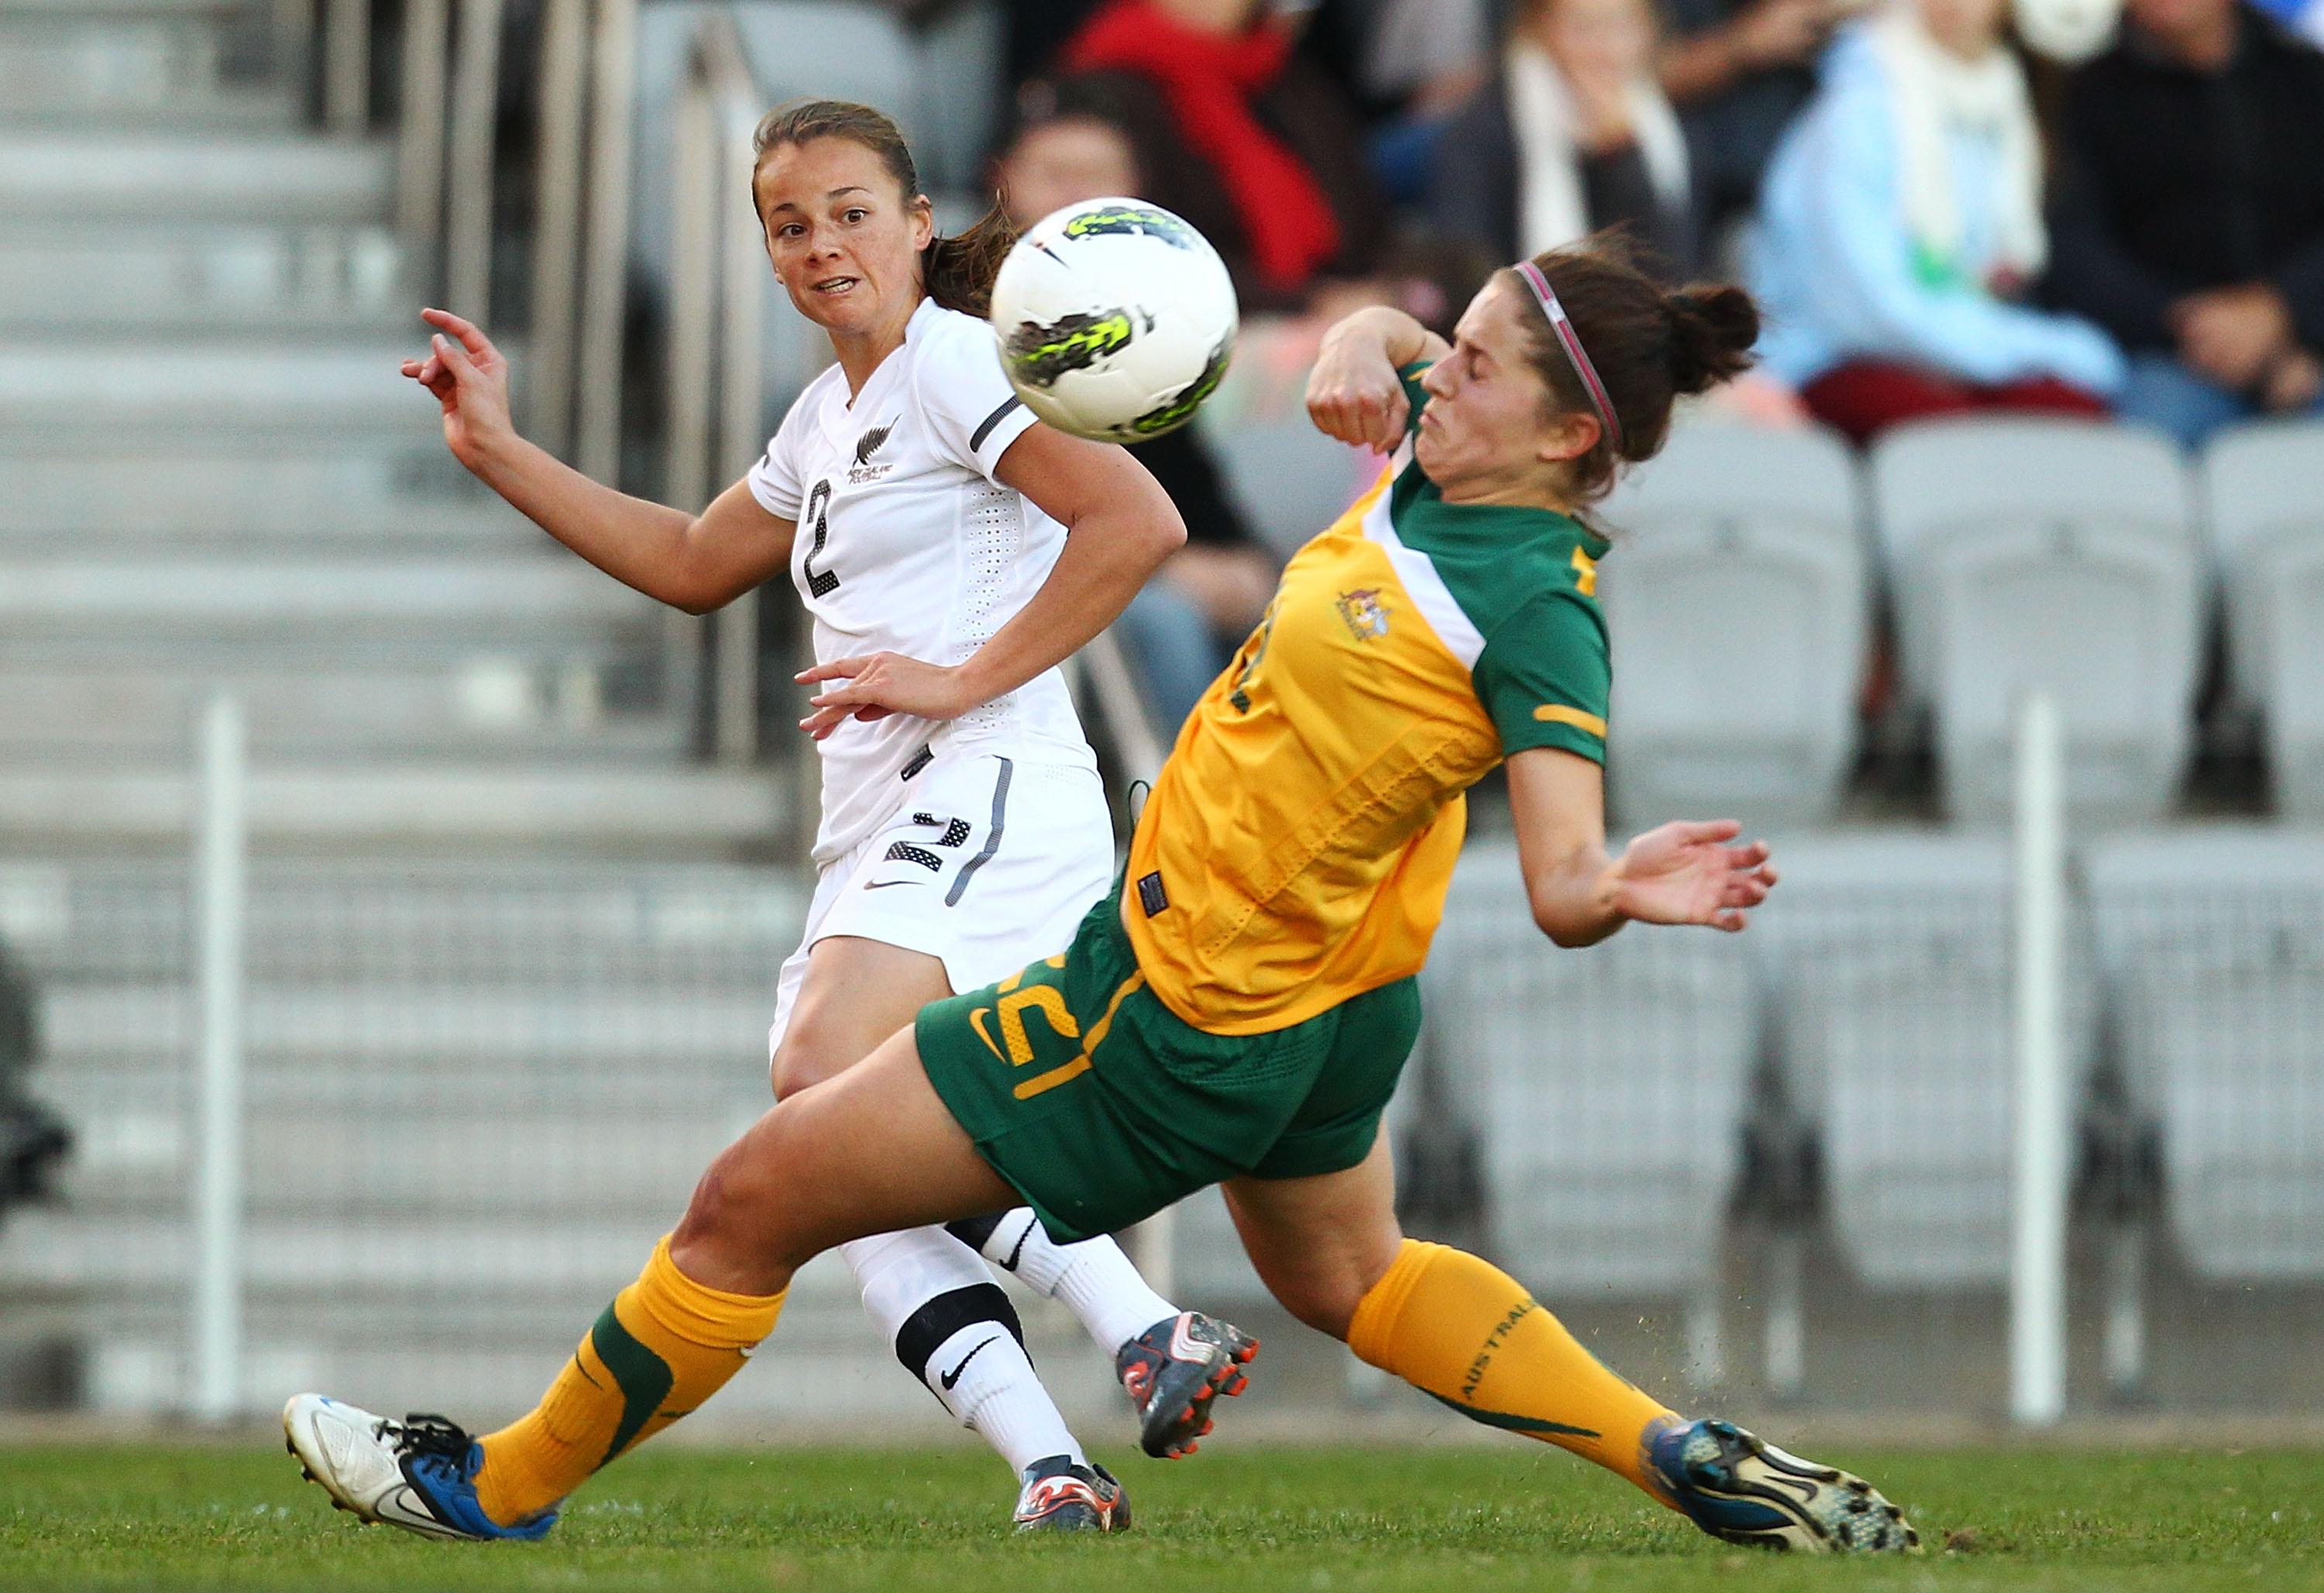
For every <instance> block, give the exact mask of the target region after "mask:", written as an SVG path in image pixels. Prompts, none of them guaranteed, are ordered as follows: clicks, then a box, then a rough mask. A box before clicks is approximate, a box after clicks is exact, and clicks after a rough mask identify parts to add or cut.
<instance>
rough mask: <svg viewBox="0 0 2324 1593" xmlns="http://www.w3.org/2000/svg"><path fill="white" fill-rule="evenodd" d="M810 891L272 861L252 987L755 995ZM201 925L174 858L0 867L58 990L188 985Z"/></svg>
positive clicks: (251, 940) (664, 866) (483, 862)
mask: <svg viewBox="0 0 2324 1593" xmlns="http://www.w3.org/2000/svg"><path fill="white" fill-rule="evenodd" d="M811 883H812V882H811V881H810V880H809V879H808V878H807V876H806V875H805V873H804V872H803V871H801V870H795V869H788V868H782V867H777V866H768V865H762V864H731V863H725V864H705V863H690V864H678V863H669V862H658V861H646V862H620V861H613V862H608V861H606V860H604V859H601V858H593V857H557V858H554V859H550V860H547V861H534V860H526V859H509V858H490V857H477V858H462V859H459V860H457V862H455V861H447V860H446V859H444V858H442V857H434V856H430V855H428V854H425V853H420V854H415V855H391V856H389V857H385V858H383V859H379V860H365V861H364V862H362V863H336V862H335V863H315V862H309V861H286V860H281V859H274V858H264V857H262V858H260V859H258V860H257V861H256V862H255V863H254V866H253V868H252V873H251V896H250V908H249V912H248V916H247V923H246V925H245V929H244V945H245V948H246V949H245V959H246V965H247V967H248V968H249V977H251V978H252V979H253V980H254V981H255V982H257V983H260V984H263V985H265V986H268V987H270V988H281V989H292V988H296V987H298V986H302V985H328V986H357V985H364V984H403V985H410V984H412V983H414V982H422V983H424V982H425V981H426V980H427V979H428V978H429V977H431V970H433V975H434V976H440V977H444V978H447V979H449V978H453V977H457V979H459V980H462V981H466V983H467V984H468V985H469V986H472V987H474V986H486V985H494V984H497V985H500V986H504V987H509V988H514V989H517V990H520V991H524V992H533V993H537V992H538V991H539V990H540V989H542V988H544V987H546V986H551V985H557V986H573V985H576V984H578V985H580V986H584V987H585V988H586V989H587V990H590V991H593V992H603V991H604V990H609V989H614V988H622V989H638V990H651V989H671V988H675V989H680V990H687V991H715V990H719V989H726V988H733V987H742V988H747V989H749V990H752V991H756V990H759V989H760V988H761V985H762V984H763V982H764V980H765V979H766V977H767V970H768V969H769V968H773V967H774V966H776V965H777V964H779V962H781V960H782V959H784V958H785V957H787V956H788V955H789V954H790V950H791V948H792V946H793V944H794V943H795V942H796V941H797V940H798V930H799V924H800V922H801V921H802V919H803V918H804V916H805V913H806V911H807V890H808V888H809V886H810V885H811ZM193 913H194V903H193V888H192V884H191V881H190V880H189V877H188V875H187V873H186V870H185V868H184V867H183V866H182V865H181V864H179V863H176V862H152V861H149V862H143V863H124V862H121V861H117V860H115V861H108V862H104V863H71V862H63V861H60V860H58V859H57V858H55V857H29V856H23V855H18V856H14V857H5V858H0V937H5V939H6V940H7V943H8V946H9V950H10V955H11V956H13V957H16V958H19V959H23V962H24V963H25V965H26V966H28V967H30V968H32V970H33V973H34V974H35V976H36V977H38V978H39V980H40V981H41V983H42V986H43V987H46V988H54V989H58V990H63V989H66V988H68V987H73V988H79V987H88V986H106V987H113V986H127V985H133V984H137V983H145V984H151V985H158V986H171V987H175V988H178V989H180V991H185V990H189V989H190V985H189V979H190V977H191V976H190V974H189V968H190V966H191V963H190V950H189V948H190V945H191V942H190V940H189V936H190V934H191V932H192V931H191V925H192V922H193ZM634 1079H635V1082H636V1088H639V1089H640V1090H641V1091H645V1092H647V1093H649V1094H650V1093H651V1092H652V1091H654V1090H655V1089H657V1088H659V1085H658V1084H657V1083H656V1081H655V1080H654V1079H653V1078H652V1077H651V1076H650V1074H638V1075H634ZM443 1087H445V1086H444V1085H442V1084H440V1083H439V1082H438V1081H435V1080H432V1079H431V1080H427V1081H423V1082H421V1083H420V1084H419V1085H417V1086H415V1088H423V1089H435V1088H443ZM606 1087H607V1088H613V1087H614V1081H612V1080H608V1081H606Z"/></svg>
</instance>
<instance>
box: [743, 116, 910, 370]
mask: <svg viewBox="0 0 2324 1593" xmlns="http://www.w3.org/2000/svg"><path fill="white" fill-rule="evenodd" d="M752 190H753V191H754V192H755V193H756V195H757V198H758V201H759V219H760V220H761V222H762V223H763V224H764V225H765V227H766V231H767V256H768V258H769V259H770V260H771V261H773V262H774V267H775V278H776V280H777V281H778V282H781V283H782V284H783V288H784V290H785V291H786V292H788V293H789V294H790V296H791V302H792V303H793V304H796V305H798V310H799V313H800V314H801V315H804V316H806V317H807V319H808V320H811V321H814V322H816V324H817V325H819V326H821V327H824V328H825V329H827V330H830V331H832V332H835V333H838V334H842V335H845V334H848V333H870V332H874V331H877V330H879V329H881V328H883V327H887V326H890V325H892V324H895V323H898V322H899V321H900V320H903V319H904V318H907V317H908V316H909V315H910V314H911V312H912V309H913V307H914V306H916V305H917V304H918V302H919V296H920V275H919V254H920V250H921V249H923V248H924V247H926V246H927V242H928V239H929V237H930V236H931V235H932V233H933V231H934V228H935V223H934V221H933V220H932V219H931V218H930V217H929V214H928V203H927V199H923V198H920V197H919V196H918V195H906V194H904V193H901V192H899V190H898V188H897V184H896V180H895V179H894V178H892V177H890V176H889V175H888V169H887V167H886V166H885V165H883V164H881V160H880V157H879V156H878V155H876V154H874V153H871V151H870V150H868V149H866V148H865V147H864V146H863V145H862V144H857V143H856V142H854V141H853V139H847V138H816V139H812V140H809V141H808V142H807V143H806V144H779V145H777V146H776V147H775V148H774V149H771V150H770V151H768V152H767V156H766V158H765V159H764V160H762V161H761V162H759V171H758V174H757V177H756V179H755V180H754V181H753V182H752Z"/></svg>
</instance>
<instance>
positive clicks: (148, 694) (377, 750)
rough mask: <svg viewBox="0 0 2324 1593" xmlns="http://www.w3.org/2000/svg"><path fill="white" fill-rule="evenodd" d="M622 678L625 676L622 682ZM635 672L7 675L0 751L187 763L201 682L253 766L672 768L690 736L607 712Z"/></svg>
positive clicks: (454, 662)
mask: <svg viewBox="0 0 2324 1593" xmlns="http://www.w3.org/2000/svg"><path fill="white" fill-rule="evenodd" d="M625 671H626V673H625ZM641 673H643V666H641V665H640V664H638V663H636V662H632V661H623V660H621V659H618V658H616V659H612V660H607V661H599V660H594V659H590V658H586V657H568V658H565V659H557V660H549V661H539V660H533V659H528V658H526V657H524V656H523V655H522V654H521V653H472V654H469V655H467V656H465V657H447V658H445V659H444V660H442V661H441V662H436V663H434V664H432V665H430V664H428V663H410V662H404V663H400V664H399V663H397V662H393V661H390V662H386V663H367V662H349V661H346V660H340V661H336V663H335V661H331V660H324V661H322V662H320V663H319V664H318V665H316V666H313V667H305V668H300V669H298V670H295V671H294V670H283V669H275V670H268V669H264V668H262V667H259V666H255V665H252V664H249V663H244V664H243V665H242V667H241V668H240V669H239V670H238V671H205V673H204V675H203V676H202V677H201V678H199V679H194V678H189V677H188V676H186V675H184V674H180V673H179V672H176V671H164V670H158V669H153V668H151V667H132V668H125V669H114V670H105V669H100V668H84V669H79V670H74V669H69V668H57V667H54V666H47V667H43V666H41V665H34V666H32V667H29V668H16V667H11V668H10V669H9V670H8V671H7V672H6V675H5V679H0V755H5V756H6V757H7V758H9V759H10V760H12V761H14V762H18V763H23V762H27V761H48V760H52V759H53V760H62V761H68V762H70V761H86V760H88V759H89V758H91V757H94V758H97V759H99V760H103V761H107V762H115V763H117V762H120V761H122V760H123V759H124V758H131V757H143V759H145V760H147V761H150V760H152V759H154V758H168V757H178V758H184V757H187V756H189V755H190V748H191V746H192V735H193V726H194V723H195V720H196V718H197V716H198V714H199V712H200V709H201V705H202V702H203V700H204V699H205V698H206V697H207V696H208V692H209V690H211V689H212V688H213V687H215V686H225V687H227V688H230V689H231V690H234V691H235V693H236V694H237V695H238V696H239V697H240V698H241V699H242V701H243V705H244V712H245V714H246V715H247V717H248V724H249V731H250V744H251V746H252V748H253V750H254V752H255V754H256V755H258V756H261V757H272V756H308V757H312V756H315V755H319V754H323V753H337V754H342V755H363V756H371V757H380V756H403V757H427V758H457V757H462V756H484V757H508V756H512V755H523V756H533V757H578V756H588V757H596V758H603V757H614V758H620V759H623V760H631V761H636V762H641V763H643V762H649V761H654V760H661V761H668V762H678V761H679V760H681V759H683V758H684V757H685V756H686V755H687V751H688V749H689V748H690V746H691V745H692V740H693V736H692V726H691V724H690V723H689V722H687V719H685V718H681V717H680V716H678V715H674V714H670V713H667V712H661V711H650V710H649V711H640V710H637V709H608V708H607V707H606V699H607V697H608V696H615V695H619V694H620V692H619V690H609V681H610V682H612V683H613V685H614V686H616V687H618V686H620V685H622V684H626V682H627V681H628V679H629V678H631V677H635V676H638V675H640V674H641Z"/></svg>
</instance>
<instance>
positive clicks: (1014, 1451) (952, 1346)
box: [839, 1227, 1087, 1477]
mask: <svg viewBox="0 0 2324 1593" xmlns="http://www.w3.org/2000/svg"><path fill="white" fill-rule="evenodd" d="M839 1249H840V1254H841V1255H844V1256H845V1257H846V1258H847V1264H848V1265H849V1267H851V1268H852V1269H853V1271H854V1273H855V1281H856V1283H858V1284H859V1285H860V1286H861V1287H862V1290H863V1309H864V1310H865V1311H868V1312H870V1313H871V1320H873V1321H875V1322H877V1323H879V1324H880V1330H881V1332H882V1333H884V1334H886V1335H887V1337H888V1342H889V1343H890V1344H891V1345H893V1346H894V1347H895V1350H896V1358H897V1359H898V1360H899V1361H901V1362H903V1363H904V1369H905V1370H906V1371H908V1372H910V1373H911V1374H912V1375H914V1376H916V1377H918V1379H919V1380H920V1381H921V1382H922V1383H923V1384H925V1385H927V1390H928V1392H929V1393H930V1394H935V1395H936V1398H937V1399H938V1400H939V1401H941V1402H943V1404H944V1408H945V1410H947V1411H949V1412H952V1414H953V1416H954V1418H955V1419H956V1420H957V1421H958V1422H960V1424H961V1425H962V1426H964V1427H966V1428H969V1429H971V1430H973V1431H974V1432H975V1433H976V1434H977V1436H979V1437H980V1438H982V1439H983V1440H984V1441H985V1442H986V1443H989V1444H991V1446H992V1447H993V1448H994V1449H998V1450H999V1451H1000V1452H1001V1459H1004V1460H1006V1461H1008V1462H1009V1468H1010V1470H1012V1471H1014V1472H1016V1473H1017V1474H1018V1475H1019V1476H1020V1477H1021V1476H1023V1475H1024V1471H1025V1468H1027V1467H1028V1466H1030V1465H1032V1464H1033V1462H1034V1461H1036V1460H1046V1459H1048V1458H1049V1457H1050V1456H1052V1455H1068V1456H1071V1457H1072V1458H1073V1461H1074V1465H1076V1466H1080V1465H1084V1464H1086V1463H1087V1457H1086V1456H1084V1454H1083V1453H1082V1447H1081V1445H1079V1444H1078V1443H1075V1442H1074V1435H1073V1433H1072V1432H1071V1431H1069V1430H1068V1429H1067V1428H1066V1426H1065V1418H1064V1417H1063V1416H1060V1415H1059V1414H1058V1413H1057V1407H1056V1404H1055V1403H1052V1402H1051V1401H1050V1399H1049V1392H1048V1390H1047V1389H1046V1388H1043V1387H1042V1386H1041V1379H1040V1377H1039V1376H1038V1375H1037V1374H1036V1373H1035V1372H1034V1370H1033V1362H1032V1359H1031V1357H1028V1355H1026V1353H1025V1344H1024V1329H1022V1328H1021V1327H1020V1326H1019V1323H1018V1320H1017V1308H1016V1307H1015V1306H1013V1305H1011V1304H1010V1302H1009V1296H1008V1295H1006V1294H1004V1293H1002V1292H1001V1285H1000V1284H998V1283H994V1282H993V1281H992V1274H991V1273H990V1272H989V1271H987V1270H986V1269H985V1265H984V1263H983V1262H982V1261H980V1260H978V1259H977V1256H976V1253H975V1252H974V1251H973V1250H972V1249H970V1248H969V1247H968V1246H966V1245H964V1244H963V1243H962V1242H961V1241H960V1240H958V1239H956V1238H954V1236H952V1235H950V1234H948V1233H946V1232H945V1230H944V1229H942V1228H940V1227H918V1228H906V1229H904V1230H903V1231H902V1232H901V1233H894V1234H881V1235H879V1236H876V1237H873V1238H869V1239H857V1240H854V1241H853V1242H852V1243H849V1244H845V1245H842V1246H840V1247H839Z"/></svg>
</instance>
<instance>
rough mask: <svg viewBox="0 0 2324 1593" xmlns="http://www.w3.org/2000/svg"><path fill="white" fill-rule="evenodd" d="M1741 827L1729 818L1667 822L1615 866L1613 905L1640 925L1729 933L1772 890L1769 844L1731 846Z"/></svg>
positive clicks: (1633, 845) (1639, 841)
mask: <svg viewBox="0 0 2324 1593" xmlns="http://www.w3.org/2000/svg"><path fill="white" fill-rule="evenodd" d="M1742 833H1743V827H1742V826H1741V825H1740V824H1738V823H1737V822H1735V820H1732V819H1720V820H1713V821H1711V823H1708V824H1689V823H1683V822H1682V823H1677V824H1665V825H1664V826H1663V827H1662V828H1661V829H1650V830H1648V831H1647V832H1646V834H1644V835H1642V836H1640V837H1638V838H1637V839H1636V840H1634V841H1632V842H1631V843H1630V844H1629V846H1628V847H1626V848H1625V849H1624V850H1623V853H1622V856H1621V858H1620V860H1619V861H1618V863H1617V864H1616V865H1615V868H1614V881H1615V886H1614V902H1615V905H1616V906H1617V907H1618V908H1619V909H1620V910H1621V912H1622V913H1623V915H1624V916H1625V917H1628V918H1633V919H1636V920H1637V921H1638V922H1641V923H1699V924H1707V925H1709V926H1710V927H1711V928H1712V929H1715V930H1726V931H1729V932H1730V933H1731V932H1733V931H1737V930H1740V929H1742V928H1743V927H1744V925H1745V924H1746V923H1747V922H1748V919H1747V918H1746V916H1745V914H1746V912H1747V911H1748V909H1750V908H1753V907H1757V905H1758V904H1759V903H1762V902H1764V901H1766V899H1767V893H1768V892H1769V891H1772V890H1774V889H1775V869H1774V868H1772V867H1770V866H1768V863H1767V843H1766V842H1765V841H1748V842H1746V843H1744V844H1743V845H1741V846H1737V845H1735V844H1733V843H1734V841H1735V838H1736V837H1737V836H1738V835H1740V834H1742Z"/></svg>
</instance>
